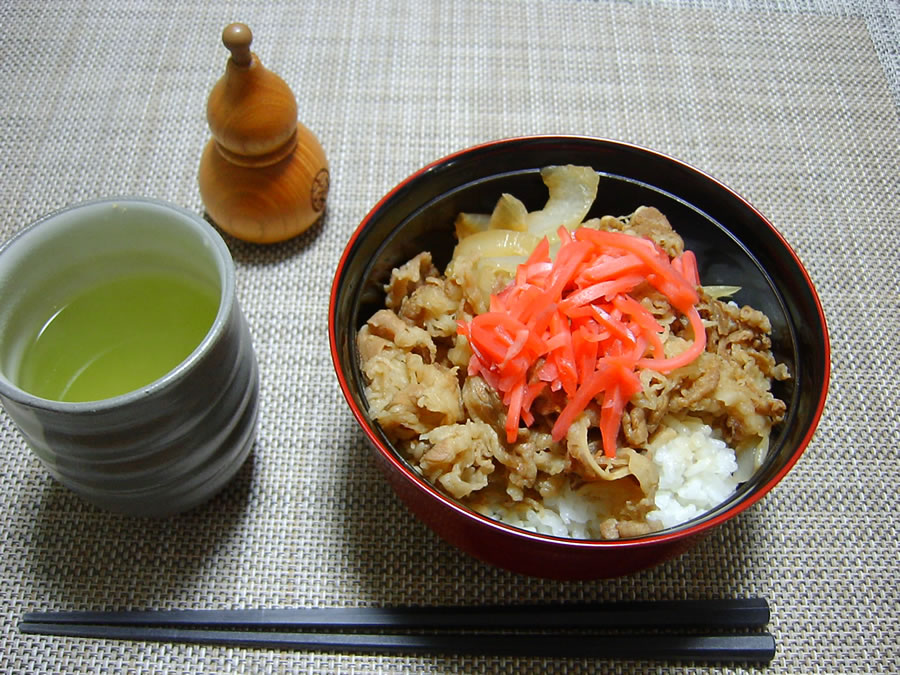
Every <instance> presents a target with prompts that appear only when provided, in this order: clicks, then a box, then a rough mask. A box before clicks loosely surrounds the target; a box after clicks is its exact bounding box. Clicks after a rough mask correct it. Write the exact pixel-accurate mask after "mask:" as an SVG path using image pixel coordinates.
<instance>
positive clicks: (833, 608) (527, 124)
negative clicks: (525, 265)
mask: <svg viewBox="0 0 900 675" xmlns="http://www.w3.org/2000/svg"><path fill="white" fill-rule="evenodd" d="M897 12H898V6H897V4H896V2H895V1H893V0H887V2H884V3H882V2H861V3H847V4H842V3H837V2H824V1H823V2H821V3H817V2H815V1H814V0H809V1H808V2H796V3H793V4H791V3H788V6H785V4H784V3H780V4H778V3H759V4H758V5H754V3H735V2H725V1H723V2H721V3H716V2H696V3H690V4H689V5H685V4H679V3H662V4H659V5H657V4H654V3H649V4H648V3H630V2H621V3H610V4H604V3H596V2H587V1H579V0H524V1H514V0H487V1H484V2H475V1H474V0H471V1H470V0H449V1H447V2H434V3H423V2H418V1H417V0H390V1H385V2H378V3H364V2H348V1H347V0H336V1H335V0H318V1H316V0H312V1H304V2H302V3H301V2H289V1H284V2H279V1H276V0H246V1H245V2H240V3H237V2H211V3H204V2H198V3H183V4H175V3H169V2H163V1H162V0H150V1H149V2H122V1H121V0H115V1H112V0H98V1H97V2H91V3H68V2H54V3H50V2H46V3H45V2H38V3H34V2H32V1H31V0H29V1H28V2H25V1H24V0H23V1H20V0H6V1H5V2H3V3H2V4H0V25H2V27H3V31H2V32H3V36H2V38H0V91H2V92H3V96H2V98H0V234H2V239H4V240H5V239H7V238H8V237H9V236H11V235H12V234H13V233H14V232H16V231H17V230H18V229H20V228H21V227H23V226H24V225H25V224H27V223H28V222H30V221H32V220H34V219H36V218H38V217H39V216H41V215H42V214H45V213H47V212H49V211H52V210H54V209H56V208H59V207H62V206H65V205H67V204H70V203H73V202H76V201H80V200H84V199H88V198H95V197H102V196H114V195H123V194H138V195H146V196H151V197H157V198H162V199H166V200H168V201H172V202H175V203H177V204H180V205H182V206H184V207H187V208H189V209H192V210H194V211H196V212H198V213H199V212H202V204H201V201H200V196H199V192H198V189H197V185H196V178H195V176H196V169H197V164H198V161H199V157H200V151H201V148H202V146H203V144H204V142H205V141H206V139H207V138H208V129H207V127H206V121H205V101H206V96H207V94H208V93H209V89H210V88H211V86H212V85H213V83H214V82H215V80H216V79H217V78H218V77H219V76H220V74H221V72H222V69H223V67H224V63H225V59H226V53H225V50H224V48H223V47H222V45H221V43H220V41H219V40H220V34H221V30H222V28H223V27H224V26H225V25H226V24H227V23H229V22H230V21H233V20H242V21H245V22H247V23H249V24H250V26H251V28H252V29H253V31H254V35H255V40H254V45H253V48H254V51H256V52H257V54H258V55H259V56H260V58H261V59H262V60H263V62H264V63H265V64H266V65H267V66H269V67H270V68H272V69H273V70H275V71H276V72H278V73H279V74H281V75H282V76H283V77H284V78H285V79H286V80H287V81H288V82H289V83H290V84H291V86H292V87H293V88H294V90H295V92H296V94H297V95H298V99H299V107H300V117H301V119H302V120H303V121H304V123H305V124H306V125H307V126H309V127H310V128H311V129H312V130H314V132H315V133H316V134H317V135H318V136H319V138H320V139H321V141H322V144H323V146H324V147H325V149H326V152H327V154H328V157H329V160H330V162H331V174H332V191H331V195H330V199H329V210H328V214H327V217H326V218H325V220H324V222H323V224H322V225H321V227H318V228H315V229H314V230H313V231H311V232H308V233H306V234H304V235H303V236H301V237H299V238H297V239H296V240H293V241H291V242H288V243H286V244H283V245H278V246H272V247H256V246H250V245H247V244H243V243H240V242H238V241H235V240H233V239H228V244H229V246H230V247H231V250H232V252H233V254H234V257H235V259H236V262H237V267H238V270H237V278H238V292H239V297H240V300H241V303H242V305H243V308H244V310H245V312H246V314H247V316H248V320H249V322H250V325H251V330H252V332H253V336H254V341H255V345H256V349H257V351H258V355H259V359H260V367H261V376H262V391H261V397H262V413H261V414H262V417H261V422H260V429H259V437H258V441H257V443H256V447H255V450H254V453H253V457H252V459H251V461H249V462H248V464H247V465H246V466H245V468H244V469H243V470H242V471H241V472H240V474H239V476H238V477H237V479H236V480H235V481H234V483H233V484H232V485H231V486H230V487H229V488H228V489H227V490H226V491H225V492H224V493H223V494H222V495H221V496H219V497H217V498H216V499H215V500H214V501H213V502H212V503H210V504H208V505H206V506H203V507H201V508H198V509H196V510H194V511H192V512H190V513H188V514H185V515H183V516H180V517H177V518H173V519H170V520H165V521H151V522H144V521H141V520H134V519H129V518H125V517H120V516H115V515H110V514H107V513H102V512H99V511H97V510H95V509H94V508H93V507H90V506H87V505H85V504H84V503H83V502H82V501H81V500H80V499H78V498H77V497H75V496H74V495H72V494H70V493H69V492H68V491H66V490H65V489H63V488H62V487H60V486H59V485H57V484H55V483H54V482H53V481H52V480H51V479H50V478H49V476H48V475H47V473H46V472H45V471H44V470H43V469H42V467H41V466H40V465H39V464H38V462H37V460H36V459H35V458H34V457H33V456H32V455H31V454H30V453H29V452H28V451H27V449H26V448H25V446H24V444H23V442H22V441H21V440H20V438H19V436H18V435H17V434H16V433H15V431H14V429H13V428H12V425H11V422H10V421H9V418H8V417H7V416H6V415H5V413H3V414H0V513H2V514H3V515H2V525H0V616H2V621H0V671H2V672H16V673H26V672H28V673H34V672H47V673H59V672H86V671H95V670H96V671H102V672H190V673H198V672H221V671H224V670H235V671H241V672H266V671H270V672H286V671H304V670H308V671H311V672H366V673H368V672H401V671H408V672H419V673H424V672H504V673H506V672H529V671H543V672H560V673H561V672H574V673H577V672H585V673H586V672H597V671H598V670H610V671H612V672H632V671H634V672H658V670H657V668H659V666H658V665H657V664H650V663H619V664H615V663H605V662H601V663H590V662H584V661H580V660H558V661H548V662H544V661H542V660H537V659H521V660H520V659H515V658H497V659H493V658H469V657H465V658H463V657H454V656H452V655H446V656H433V657H431V656H429V657H404V656H358V655H341V654H319V653H304V652H297V653H287V652H284V653H283V652H277V651H264V650H263V651H259V650H257V651H254V650H245V649H225V648H212V647H198V646H184V645H181V646H177V645H164V644H143V643H126V642H116V641H108V642H107V641H85V640H75V639H50V638H40V637H31V636H23V635H20V634H19V633H18V631H17V630H16V623H17V621H18V620H19V618H20V616H21V614H22V613H23V612H25V611H29V610H36V609H103V608H130V607H133V608H147V607H185V608H187V607H196V608H225V607H262V606H270V607H274V606H291V605H357V604H398V603H401V604H402V603H467V604H469V603H481V602H486V603H487V602H510V603H512V602H517V603H525V602H555V601H578V600H616V599H632V598H646V599H653V598H682V597H687V598H703V597H720V596H748V595H761V596H764V597H767V598H768V599H769V600H770V601H771V603H772V605H773V617H772V622H771V630H772V631H773V633H774V634H775V636H776V639H777V643H778V653H777V656H776V659H775V661H774V662H773V664H772V666H771V667H770V668H769V672H779V673H780V672H790V673H798V672H827V673H834V672H900V654H898V647H897V643H898V642H900V629H898V622H900V597H898V591H897V588H898V582H900V564H898V543H897V542H898V535H900V532H898V529H897V523H896V521H895V519H894V515H895V514H896V512H897V479H898V477H900V470H898V446H900V424H898V422H897V417H896V415H897V413H896V408H897V403H898V394H900V388H898V381H900V365H898V364H900V358H898V357H900V330H898V328H900V321H898V315H900V295H898V285H897V281H898V271H900V251H898V245H897V226H898V223H900V203H898V195H900V178H898V175H900V171H898V169H900V150H898V148H900V133H898V128H900V125H898V122H900V115H898V102H900V91H898V89H897V87H898V78H897V73H898V68H897V43H898V39H900V33H898V32H897V31H896V27H897V25H898V17H897ZM892 87H893V90H892ZM532 133H574V134H585V135H596V136H604V137H611V138H616V139H620V140H625V141H630V142H634V143H638V144H640V145H645V146H649V147H652V148H654V149H657V150H660V151H662V152H665V153H668V154H671V155H674V156H676V157H678V158H680V159H683V160H685V161H687V162H689V163H692V164H694V165H695V166H697V167H700V168H702V169H704V170H705V171H707V172H709V173H711V174H713V175H715V176H716V177H718V178H719V179H721V180H722V181H724V182H725V183H727V184H728V185H730V186H731V187H733V188H734V189H735V190H737V191H738V192H740V193H741V194H743V195H744V196H746V197H748V198H749V199H750V200H751V201H752V202H753V203H754V204H755V205H756V206H757V207H758V208H759V209H760V210H761V211H763V212H764V213H765V214H767V215H768V216H769V217H770V218H771V220H772V221H773V222H774V223H775V225H776V226H777V227H778V228H779V229H780V230H781V231H782V232H783V234H784V235H785V237H786V238H787V240H788V241H789V242H790V243H791V244H792V245H793V246H794V247H795V248H796V250H797V252H798V254H799V255H800V257H801V259H803V260H804V262H805V263H806V265H807V267H808V269H809V272H810V274H811V276H812V278H813V280H814V281H815V283H816V284H817V286H818V289H819V291H820V294H821V297H822V301H823V304H824V307H825V311H826V314H827V317H828V320H829V322H830V328H831V334H832V340H833V344H832V347H833V365H834V376H833V386H832V389H831V394H830V398H829V402H828V405H827V408H826V411H825V415H824V418H823V420H822V423H821V425H820V427H819V431H818V433H817V435H816V436H815V438H814V440H813V441H812V443H811V444H810V446H809V448H808V450H807V451H806V453H805V455H804V456H803V457H802V458H801V460H800V462H799V463H798V464H797V466H796V467H795V468H794V470H793V471H792V472H791V473H790V474H789V475H788V476H787V477H786V479H785V480H784V481H783V482H782V483H781V484H780V485H779V486H778V487H777V488H776V489H775V490H774V491H773V492H772V493H771V494H770V495H769V496H768V497H767V498H766V499H764V500H763V501H762V502H761V503H760V504H758V505H756V506H754V507H753V508H752V509H750V510H749V512H746V513H745V514H742V515H741V516H740V517H739V518H737V519H735V520H734V521H733V522H730V523H728V524H726V525H725V526H723V527H721V528H720V529H719V530H717V531H716V532H715V533H714V534H712V535H711V536H710V537H708V538H707V539H706V540H705V541H703V542H702V543H701V544H700V545H699V546H697V547H696V548H695V549H694V550H692V551H691V552H689V553H687V554H685V555H684V556H682V557H681V558H679V559H677V560H675V561H672V562H670V563H668V564H665V565H663V566H661V567H659V568H657V569H653V570H650V571H647V572H644V573H641V574H638V575H636V576H633V577H628V578H623V579H617V580H611V581H602V582H582V583H561V582H551V581H541V580H532V579H524V578H519V577H516V576H513V575H511V574H507V573H505V572H502V571H499V570H496V569H493V568H489V567H487V566H485V565H482V564H480V563H478V562H475V561H474V560H472V559H470V558H468V557H467V556H466V555H464V554H462V553H460V552H458V551H456V550H454V549H452V548H451V547H449V546H448V545H446V544H444V543H443V542H441V541H439V540H437V539H436V538H435V537H434V536H433V535H432V534H431V532H430V531H429V530H427V529H426V528H425V527H424V526H422V525H421V524H420V523H419V522H418V521H416V520H415V519H414V518H413V517H412V516H411V515H410V514H409V513H408V512H406V511H405V510H404V509H403V508H402V507H401V506H400V505H399V503H398V501H397V500H396V499H395V498H394V496H393V495H392V493H391V492H390V490H389V489H388V488H387V486H386V485H385V483H384V482H383V480H382V478H381V476H380V474H379V473H378V472H377V469H376V467H375V465H374V464H373V462H372V461H371V459H370V453H369V450H368V449H367V447H366V445H365V443H364V441H363V439H362V437H361V435H360V433H358V431H357V429H356V427H355V426H354V422H353V420H352V419H351V416H350V414H349V412H348V410H347V408H346V405H345V403H344V401H343V399H342V397H341V395H340V392H339V390H338V387H337V384H336V381H335V378H334V376H333V372H332V367H331V360H330V356H329V352H328V346H327V334H326V315H327V301H328V297H327V295H328V287H329V285H330V281H331V276H332V273H333V270H334V269H335V266H336V263H337V261H338V259H339V257H340V254H341V251H342V248H343V246H344V244H345V242H346V241H347V239H348V237H349V236H350V234H351V233H352V231H353V230H354V228H355V227H356V225H357V223H358V222H359V221H360V220H361V218H362V217H363V216H364V215H365V213H366V212H367V211H368V210H369V208H371V206H373V205H374V203H375V202H376V201H377V200H378V199H379V198H380V197H381V195H383V194H384V193H385V192H386V191H387V190H388V189H390V188H391V187H392V186H393V185H394V184H396V183H397V182H398V181H400V180H401V179H403V178H404V177H406V176H407V175H408V174H410V173H412V172H413V171H414V170H416V169H418V168H419V167H421V166H422V165H424V164H426V163H428V162H430V161H432V160H434V159H437V158H438V157H440V156H442V155H444V154H446V153H449V152H451V151H454V150H457V149H461V148H463V147H466V146H469V145H472V144H474V143H477V142H482V141H487V140H491V139H495V138H500V137H507V136H517V135H524V134H532ZM669 665H670V666H671V669H670V668H668V667H666V668H665V670H666V672H670V671H677V670H680V669H683V670H684V671H686V672H687V671H690V672H695V671H693V670H692V669H691V668H690V664H680V665H676V664H669ZM736 669H737V668H736ZM725 670H732V669H730V668H726V669H725ZM737 670H740V669H737Z"/></svg>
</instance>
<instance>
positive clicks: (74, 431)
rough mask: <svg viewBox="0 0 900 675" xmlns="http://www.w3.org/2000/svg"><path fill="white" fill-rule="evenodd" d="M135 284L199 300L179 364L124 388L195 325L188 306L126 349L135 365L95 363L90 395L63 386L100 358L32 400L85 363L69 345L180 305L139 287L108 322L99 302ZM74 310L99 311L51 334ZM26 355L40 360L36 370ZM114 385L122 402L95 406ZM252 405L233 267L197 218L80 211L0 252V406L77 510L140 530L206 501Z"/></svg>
mask: <svg viewBox="0 0 900 675" xmlns="http://www.w3.org/2000/svg"><path fill="white" fill-rule="evenodd" d="M140 275H145V277H146V278H154V279H155V278H157V277H159V278H165V279H170V278H171V279H175V280H176V281H177V280H180V281H179V283H181V282H184V283H185V284H189V285H191V287H192V288H197V289H201V290H202V292H203V293H206V294H207V296H206V297H208V298H209V302H208V303H207V304H206V305H204V307H205V308H206V311H208V328H205V326H206V325H207V324H201V326H200V328H199V329H197V330H199V331H200V332H198V333H197V334H196V338H193V337H191V334H187V335H188V337H187V338H183V339H187V340H189V342H188V343H187V344H186V346H184V345H182V347H181V348H182V349H183V351H184V352H185V355H184V357H183V358H181V357H180V356H176V357H175V358H176V359H180V360H178V361H177V362H176V363H174V364H172V366H171V367H170V368H167V369H165V370H164V372H159V373H156V374H155V375H154V374H153V371H152V370H151V371H149V372H150V375H149V376H147V375H146V374H145V379H148V378H149V381H140V383H139V384H138V385H134V386H130V385H128V384H127V383H129V382H132V380H129V379H128V378H127V377H125V375H127V371H128V370H129V367H130V366H131V365H133V363H143V360H144V358H145V355H146V354H148V353H150V352H153V351H154V349H153V348H154V347H156V346H157V345H156V343H155V342H154V340H167V339H168V338H169V334H170V333H171V334H175V333H179V332H180V331H181V329H182V328H184V327H185V326H186V322H190V321H194V320H195V319H196V318H197V316H196V312H193V310H190V309H189V306H188V309H186V310H185V311H186V312H189V313H188V314H185V315H184V316H180V315H173V316H172V317H169V318H165V319H157V320H156V321H157V323H159V324H162V325H160V326H157V328H159V329H161V330H160V331H159V332H153V333H152V335H150V334H149V333H150V332H152V331H144V334H142V335H139V336H137V337H138V338H140V339H143V340H144V342H143V343H142V345H143V346H141V345H138V346H137V347H136V348H135V350H134V351H133V353H130V354H129V353H126V354H125V355H124V356H121V355H120V358H119V360H118V361H110V362H108V363H107V362H104V363H106V367H105V370H102V369H101V370H100V371H99V373H100V374H99V375H97V376H96V377H95V380H96V381H94V382H92V383H91V384H92V385H93V386H96V387H100V388H97V389H90V388H87V389H85V391H82V392H81V393H80V398H78V397H76V398H74V399H72V398H71V397H70V395H71V392H72V391H73V387H75V385H72V387H70V386H69V385H70V384H71V383H72V382H75V381H76V380H78V376H80V374H81V373H82V371H84V370H86V369H88V368H89V367H90V368H93V367H94V365H96V364H95V363H94V362H95V361H97V359H99V358H100V357H99V356H96V357H93V356H92V357H90V358H87V359H86V361H85V363H84V364H81V365H79V364H78V362H77V361H76V362H75V366H74V370H73V374H70V375H63V376H60V377H61V381H62V382H64V383H65V386H64V387H62V388H59V387H57V389H53V388H50V389H45V388H42V387H44V384H42V382H43V380H41V377H43V378H44V380H52V379H53V377H55V376H58V373H56V372H55V369H56V362H57V360H59V361H60V362H64V361H65V360H66V358H67V357H71V358H72V359H76V358H85V357H84V356H83V355H81V356H79V355H78V353H76V349H79V348H80V347H78V346H77V345H76V342H77V341H78V340H80V339H81V338H80V336H79V331H80V330H82V329H85V330H87V329H89V328H90V327H91V326H90V324H91V323H99V322H101V321H102V322H109V326H111V327H116V324H117V321H119V319H121V321H119V323H124V322H128V321H131V324H129V325H132V324H133V323H134V322H133V321H132V320H131V319H129V318H128V317H129V316H133V315H132V314H131V312H133V311H138V312H139V313H140V312H142V311H143V309H144V305H143V304H141V303H144V302H146V306H147V307H150V306H151V305H153V306H158V307H161V308H162V309H163V310H166V311H168V310H170V309H172V308H173V307H176V306H179V303H182V304H183V301H184V297H183V296H184V295H186V293H182V292H180V291H178V290H177V288H176V290H172V289H169V287H167V286H165V285H163V286H159V287H157V286H150V287H147V288H144V291H145V296H143V299H141V296H138V299H136V300H134V301H131V305H132V306H129V305H128V303H129V301H127V300H126V301H125V303H126V304H125V305H124V307H117V308H115V307H113V306H112V305H110V306H109V309H108V310H107V309H106V307H105V305H103V303H105V302H107V300H106V299H105V298H107V295H104V293H106V289H108V288H111V287H112V286H111V285H113V284H114V283H118V281H119V280H122V279H138V278H140V279H143V278H144V277H141V276H140ZM127 283H132V282H130V281H128V282H127ZM98 289H99V290H98ZM123 292H124V291H123ZM167 293H170V294H171V297H169V296H167V295H166V294H167ZM73 298H76V299H77V300H73ZM82 298H88V300H85V301H84V302H88V301H89V300H91V299H92V300H93V302H94V305H97V306H99V307H100V309H101V312H100V314H99V315H97V314H94V315H90V314H86V315H85V316H86V317H87V318H85V319H83V320H82V321H81V324H88V325H87V326H86V327H85V326H83V325H80V324H79V323H78V318H79V317H78V316H76V317H75V318H74V319H72V320H71V322H70V323H69V324H63V325H61V327H60V324H54V323H53V322H54V321H62V319H60V318H59V316H58V314H59V315H60V316H61V313H62V312H63V311H64V309H65V308H66V307H69V306H73V307H74V306H75V305H76V304H77V303H78V302H81V301H82V300H81V299H82ZM119 300H120V301H121V298H119ZM135 306H136V307H137V309H135ZM35 308H37V309H35ZM96 309H97V308H96V307H95V312H96ZM66 311H68V310H66ZM72 311H74V310H72ZM147 311H148V312H149V311H150V310H149V309H148V310H147ZM140 316H141V317H142V318H143V317H144V316H145V315H144V314H140ZM161 316H167V315H161ZM104 325H105V324H104ZM54 326H56V330H57V334H56V335H55V339H56V341H57V342H56V343H55V345H54V344H53V343H51V344H50V345H49V346H46V345H45V346H44V352H43V353H41V352H40V351H39V350H38V347H36V346H35V345H36V344H37V343H38V342H39V341H40V340H41V339H44V338H48V339H49V338H50V337H52V336H51V335H50V331H51V328H53V327H54ZM142 330H143V329H142ZM154 330H155V329H154ZM204 330H205V332H203V331H204ZM60 331H63V332H62V333H60ZM65 331H70V333H71V335H70V334H69V333H66V332H65ZM95 332H96V331H95ZM101 332H102V331H101ZM70 338H71V339H70ZM76 338H77V339H76ZM135 339H136V338H135ZM148 340H149V342H147V341H148ZM192 340H195V341H192ZM117 348H118V347H117ZM104 349H105V347H104ZM36 350H37V351H36ZM35 353H37V354H42V356H41V357H40V358H37V359H36V358H35V357H34V354H35ZM104 354H105V352H104ZM104 358H105V357H104ZM170 358H171V355H170ZM41 359H43V361H41ZM33 361H36V362H37V364H38V365H37V367H35V366H34V363H32V362H33ZM154 363H155V362H154ZM69 365H70V367H72V366H71V364H69ZM151 365H152V364H151ZM32 371H34V372H38V373H39V375H40V377H38V376H35V375H33V372H32ZM120 378H121V380H122V383H125V384H124V385H123V384H122V383H119V386H120V387H121V386H124V387H125V388H126V389H127V390H126V391H117V390H116V389H115V388H113V389H110V390H108V393H103V392H106V391H107V390H106V389H103V388H102V387H103V386H105V385H106V384H108V382H107V381H106V380H115V381H116V382H118V380H119V379H120ZM79 381H80V380H79ZM134 381H135V382H137V381H139V380H134ZM48 391H49V392H50V393H48ZM91 392H100V393H95V394H92V393H91ZM258 393H259V374H258V367H257V362H256V356H255V353H254V351H253V345H252V341H251V337H250V332H249V329H248V326H247V323H246V320H245V319H244V316H243V315H242V313H241V310H240V308H239V306H238V301H237V298H236V296H235V279H234V263H233V261H232V258H231V255H230V253H229V251H228V247H227V246H226V244H225V242H224V241H223V240H222V238H221V237H220V236H219V234H218V233H217V232H216V230H215V229H214V228H213V227H212V226H211V225H209V223H207V222H206V221H205V220H203V219H202V218H201V217H199V216H198V215H195V214H193V213H191V212H189V211H187V210H185V209H182V208H180V207H177V206H174V205H171V204H167V203H165V202H161V201H156V200H151V199H142V198H127V199H118V200H116V199H108V200H100V201H92V202H87V203H83V204H78V205H75V206H72V207H69V208H66V209H63V210H61V211H58V212H56V213H53V214H51V215H48V216H46V217H45V218H42V219H41V220H39V221H37V222H36V223H34V224H32V225H30V226H29V227H27V228H26V229H24V230H23V231H21V232H20V233H19V234H17V235H16V236H15V237H13V238H12V239H11V240H10V241H9V242H7V243H6V244H5V245H4V246H3V248H2V249H0V403H2V405H3V407H4V408H5V410H6V412H7V413H8V414H9V416H10V418H11V419H12V420H13V422H14V423H15V424H16V426H17V427H18V429H19V430H20V431H21V433H22V436H23V437H24V439H25V441H26V442H27V445H28V446H30V448H31V449H32V450H33V451H34V453H35V454H36V455H37V456H38V458H40V460H41V461H42V462H43V464H44V465H45V466H46V467H47V469H48V470H49V471H50V473H51V474H52V475H53V476H54V477H55V478H56V479H58V480H59V481H60V482H61V483H62V484H63V485H66V486H67V487H69V488H71V489H72V490H74V491H75V492H77V493H78V494H80V495H82V496H83V497H84V498H85V499H87V500H88V501H90V502H92V503H94V504H96V505H98V506H100V507H102V508H106V509H109V510H112V511H118V512H124V513H128V514H134V515H148V516H164V515H169V514H173V513H177V512H181V511H184V510H187V509H189V508H192V507H194V506H196V505H198V504H200V503H201V502H204V501H206V500H207V499H209V498H210V497H212V496H213V495H214V494H215V493H216V492H218V491H219V490H221V489H222V488H223V487H224V486H225V485H226V483H228V482H229V480H231V478H233V477H234V475H235V473H236V472H237V471H238V469H239V468H240V467H241V465H242V464H243V463H244V461H245V460H246V458H247V456H248V454H249V453H250V450H251V447H252V445H253V442H254V438H255V434H256V421H257V411H258V398H259V397H258Z"/></svg>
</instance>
